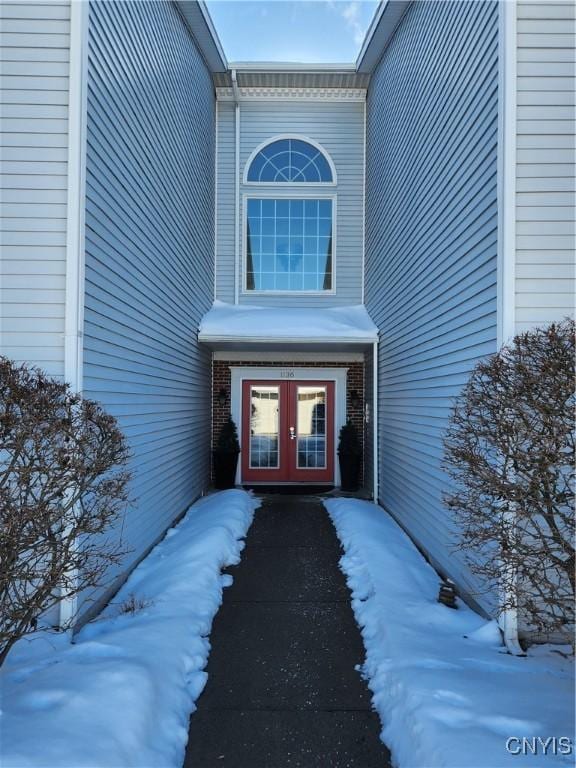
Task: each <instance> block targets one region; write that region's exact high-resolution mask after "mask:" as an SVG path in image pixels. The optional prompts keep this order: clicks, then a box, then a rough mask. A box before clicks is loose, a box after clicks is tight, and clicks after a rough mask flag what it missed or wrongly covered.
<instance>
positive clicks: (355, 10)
mask: <svg viewBox="0 0 576 768" xmlns="http://www.w3.org/2000/svg"><path fill="white" fill-rule="evenodd" d="M326 4H327V5H328V7H329V8H330V9H331V10H333V11H335V12H336V13H338V14H339V15H340V16H341V17H342V18H343V19H344V21H345V22H346V25H347V26H348V28H349V29H350V31H351V32H352V35H353V38H354V42H355V43H356V45H362V43H363V42H364V35H365V33H366V30H365V29H364V25H363V24H362V21H361V14H360V3H359V2H356V1H355V0H353V1H352V2H338V1H337V0H327V3H326Z"/></svg>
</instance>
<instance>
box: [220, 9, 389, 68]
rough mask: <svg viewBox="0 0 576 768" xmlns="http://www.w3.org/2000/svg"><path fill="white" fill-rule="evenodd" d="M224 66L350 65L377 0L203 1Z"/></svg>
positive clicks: (356, 53) (360, 43) (358, 48)
mask: <svg viewBox="0 0 576 768" xmlns="http://www.w3.org/2000/svg"><path fill="white" fill-rule="evenodd" d="M206 5H207V7H208V10H209V12H210V15H211V16H212V20H213V22H214V26H215V27H216V31H217V32H218V36H219V37H220V41H221V43H222V46H223V48H224V52H225V53H226V58H227V59H228V61H302V62H307V63H316V62H353V61H355V59H356V56H357V55H358V51H359V50H360V46H361V45H362V40H363V39H364V34H365V32H366V30H367V28H368V26H369V24H370V21H371V19H372V16H373V15H374V11H375V10H376V6H377V5H378V2H377V0H357V1H350V0H291V1H290V0H207V3H206Z"/></svg>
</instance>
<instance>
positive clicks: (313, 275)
mask: <svg viewBox="0 0 576 768" xmlns="http://www.w3.org/2000/svg"><path fill="white" fill-rule="evenodd" d="M332 214H333V207H332V200H331V199H309V198H305V199H297V198H291V199H280V200H277V199H267V198H264V199H256V198H249V199H248V200H247V231H246V254H247V258H246V288H247V290H257V291H312V292H320V291H331V290H332V250H333V243H332V226H333V225H332V219H333V215H332Z"/></svg>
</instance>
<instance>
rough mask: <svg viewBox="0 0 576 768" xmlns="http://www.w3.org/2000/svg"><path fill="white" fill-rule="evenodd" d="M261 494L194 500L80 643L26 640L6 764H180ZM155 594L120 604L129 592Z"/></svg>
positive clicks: (10, 674) (10, 682)
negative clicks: (132, 608)
mask: <svg viewBox="0 0 576 768" xmlns="http://www.w3.org/2000/svg"><path fill="white" fill-rule="evenodd" d="M258 505H259V502H258V501H257V500H256V499H255V498H253V497H252V496H251V495H250V494H248V493H245V492H244V491H239V490H231V491H224V492H222V493H218V494H215V495H213V496H208V497H206V498H204V499H202V500H200V501H199V502H197V503H196V504H194V505H193V506H192V507H191V508H190V509H189V510H188V512H187V514H186V516H185V517H184V519H183V520H182V521H181V522H180V523H179V524H178V525H177V526H175V527H174V528H171V529H170V530H169V531H168V533H167V534H166V537H165V538H164V539H163V540H162V541H161V542H160V543H159V544H158V545H157V546H156V547H155V548H154V549H153V550H152V552H151V553H150V554H149V555H148V557H147V558H146V559H145V560H144V561H143V562H142V563H141V564H140V565H139V566H138V567H137V568H136V569H135V570H134V572H133V573H132V574H131V576H130V578H129V579H128V581H127V582H126V584H125V585H124V586H123V588H122V589H121V591H120V592H119V593H118V595H117V596H116V597H115V598H114V601H113V603H112V604H111V605H110V606H109V607H108V608H107V609H106V611H105V613H104V615H103V616H101V617H100V618H99V619H98V620H96V621H94V622H92V623H91V624H88V625H86V626H85V627H84V628H83V629H82V630H81V632H80V633H79V634H78V636H77V638H76V642H75V643H74V645H69V644H68V643H67V642H66V638H65V637H63V636H61V635H60V636H57V635H53V634H52V635H43V636H40V637H38V638H36V639H34V640H31V641H28V640H22V641H20V642H19V643H18V644H17V645H16V646H15V648H14V649H13V651H12V653H11V654H10V656H9V657H8V660H7V662H6V663H5V665H4V667H3V669H2V673H1V675H2V680H1V685H2V699H3V702H2V704H3V706H2V709H3V712H2V718H1V734H0V735H1V748H0V754H1V759H0V762H1V764H2V766H3V768H15V767H16V766H35V768H61V767H63V766H67V767H69V768H85V767H88V766H89V767H90V768H120V767H121V766H137V768H168V767H169V766H174V767H175V766H181V765H182V761H183V759H184V750H185V745H186V741H187V736H188V718H189V716H190V714H191V712H193V711H194V709H195V705H194V702H195V701H196V699H197V698H198V696H199V695H200V693H201V692H202V689H203V688H204V685H205V683H206V677H207V675H206V673H205V672H204V671H203V669H204V666H205V664H206V661H207V658H208V652H209V650H210V643H209V641H208V637H207V636H208V634H209V632H210V628H211V625H212V619H213V618H214V615H215V614H216V611H217V610H218V608H219V606H220V603H221V602H222V589H223V587H225V586H228V585H229V584H230V578H231V577H230V576H227V575H222V574H221V573H220V570H221V568H222V567H224V566H226V565H232V564H236V563H238V562H239V560H240V552H241V550H242V548H243V546H244V544H243V542H242V541H241V539H242V537H243V536H245V534H246V531H247V530H248V527H249V526H250V523H251V522H252V517H253V512H254V509H256V507H258ZM132 600H134V601H136V602H139V603H140V604H141V605H144V607H142V608H141V609H140V610H137V611H136V612H135V613H133V614H130V613H121V611H120V607H121V606H122V605H123V604H125V603H126V602H127V601H128V602H130V601H132Z"/></svg>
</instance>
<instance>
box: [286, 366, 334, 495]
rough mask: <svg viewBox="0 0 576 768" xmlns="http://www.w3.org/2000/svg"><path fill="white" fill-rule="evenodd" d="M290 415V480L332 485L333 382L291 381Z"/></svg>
mask: <svg viewBox="0 0 576 768" xmlns="http://www.w3.org/2000/svg"><path fill="white" fill-rule="evenodd" d="M288 414H289V422H290V423H289V425H288V437H289V441H290V443H289V448H290V450H289V459H290V470H289V476H290V480H291V481H293V482H300V483H302V482H304V483H306V482H308V483H331V482H333V480H334V382H332V381H295V382H290V397H289V410H288ZM292 436H293V437H292Z"/></svg>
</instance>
